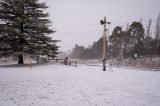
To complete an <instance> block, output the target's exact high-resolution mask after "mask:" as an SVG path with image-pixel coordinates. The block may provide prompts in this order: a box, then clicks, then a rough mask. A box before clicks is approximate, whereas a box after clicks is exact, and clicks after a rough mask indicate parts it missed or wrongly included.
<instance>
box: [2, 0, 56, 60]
mask: <svg viewBox="0 0 160 106" xmlns="http://www.w3.org/2000/svg"><path fill="white" fill-rule="evenodd" d="M47 8H48V7H47V6H46V4H45V3H39V2H38V0H1V1H0V21H1V22H0V56H1V57H2V56H12V55H14V56H18V58H19V63H23V55H30V56H42V55H44V56H49V57H53V58H54V57H55V56H56V54H57V50H58V47H57V46H56V42H57V41H56V40H52V39H51V37H49V36H48V35H49V34H51V33H53V32H54V31H53V30H52V29H50V28H49V26H50V25H51V21H50V20H49V19H47V17H48V13H45V12H44V11H45V9H47Z"/></svg>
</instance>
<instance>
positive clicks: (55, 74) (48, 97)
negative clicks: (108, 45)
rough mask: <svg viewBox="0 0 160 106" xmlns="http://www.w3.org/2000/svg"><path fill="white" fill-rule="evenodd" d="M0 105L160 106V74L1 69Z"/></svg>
mask: <svg viewBox="0 0 160 106" xmlns="http://www.w3.org/2000/svg"><path fill="white" fill-rule="evenodd" d="M0 106H160V71H142V70H133V69H124V68H115V67H114V68H113V72H109V71H105V72H104V71H102V67H98V66H86V65H78V67H73V66H64V65H61V64H48V65H43V66H34V67H32V68H31V67H30V66H29V65H26V66H18V65H13V66H0Z"/></svg>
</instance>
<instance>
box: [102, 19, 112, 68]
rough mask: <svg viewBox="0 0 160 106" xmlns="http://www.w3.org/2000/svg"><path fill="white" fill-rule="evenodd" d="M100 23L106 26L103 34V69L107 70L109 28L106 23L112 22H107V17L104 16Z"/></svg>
mask: <svg viewBox="0 0 160 106" xmlns="http://www.w3.org/2000/svg"><path fill="white" fill-rule="evenodd" d="M100 23H101V25H103V26H104V31H103V36H102V38H103V47H102V48H103V51H102V60H103V71H106V47H107V45H106V44H107V42H108V41H107V31H108V30H109V29H107V28H106V25H107V24H110V22H107V21H106V17H104V20H101V21H100Z"/></svg>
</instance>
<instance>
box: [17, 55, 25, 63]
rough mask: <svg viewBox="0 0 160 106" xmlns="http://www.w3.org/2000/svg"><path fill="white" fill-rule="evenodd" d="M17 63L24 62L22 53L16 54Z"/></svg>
mask: <svg viewBox="0 0 160 106" xmlns="http://www.w3.org/2000/svg"><path fill="white" fill-rule="evenodd" d="M18 64H24V61H23V55H22V54H20V55H18Z"/></svg>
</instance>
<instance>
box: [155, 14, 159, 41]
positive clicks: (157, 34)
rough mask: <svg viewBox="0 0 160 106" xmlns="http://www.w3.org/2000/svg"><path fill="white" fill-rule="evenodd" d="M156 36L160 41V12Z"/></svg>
mask: <svg viewBox="0 0 160 106" xmlns="http://www.w3.org/2000/svg"><path fill="white" fill-rule="evenodd" d="M155 38H156V40H158V41H160V13H159V14H158V17H157V19H156V27H155Z"/></svg>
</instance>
